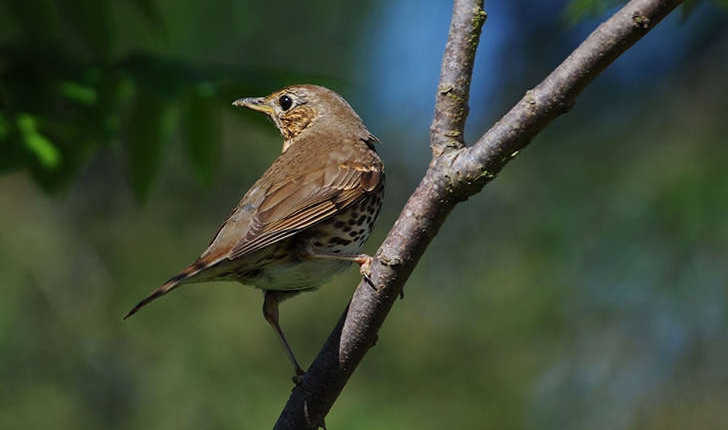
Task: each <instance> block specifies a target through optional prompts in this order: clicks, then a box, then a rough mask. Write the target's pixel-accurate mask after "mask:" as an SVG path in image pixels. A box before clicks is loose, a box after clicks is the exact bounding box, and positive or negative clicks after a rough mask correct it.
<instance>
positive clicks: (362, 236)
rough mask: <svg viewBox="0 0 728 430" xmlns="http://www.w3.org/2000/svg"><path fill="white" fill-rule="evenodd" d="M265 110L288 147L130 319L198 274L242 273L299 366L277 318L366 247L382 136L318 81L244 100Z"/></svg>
mask: <svg viewBox="0 0 728 430" xmlns="http://www.w3.org/2000/svg"><path fill="white" fill-rule="evenodd" d="M233 104H234V105H236V106H245V107H248V108H251V109H254V110H258V111H261V112H264V113H266V114H267V115H268V116H269V117H270V118H271V119H272V120H273V122H274V123H275V124H276V126H277V128H278V130H279V131H280V133H281V135H282V136H283V138H284V143H283V152H282V153H281V154H280V156H279V157H278V158H277V159H276V160H275V161H274V162H273V164H272V165H271V166H270V168H268V170H267V171H266V172H265V173H264V174H263V176H262V177H261V178H260V179H259V180H258V181H257V182H256V183H255V184H253V186H252V187H251V188H250V190H249V191H248V192H247V193H246V194H245V196H244V197H243V198H242V200H241V201H240V203H238V205H237V206H236V207H235V209H234V210H233V212H232V214H231V215H230V216H229V217H228V219H227V220H226V221H225V222H224V223H223V224H222V225H221V226H220V228H219V229H218V231H217V233H216V234H215V236H214V237H213V239H212V242H211V243H210V245H209V246H208V248H207V249H206V250H205V252H203V253H202V255H201V256H200V257H199V258H198V259H197V260H196V261H195V262H194V263H192V264H191V265H189V266H188V267H187V268H185V269H184V270H183V271H182V272H180V273H179V274H177V275H175V276H173V277H172V278H171V279H169V280H168V281H167V282H165V283H164V284H163V285H162V286H161V287H159V288H158V289H156V290H155V291H153V292H152V293H151V294H150V295H149V296H147V297H146V298H145V299H144V300H142V301H141V302H139V304H137V305H136V306H135V307H134V308H133V309H132V310H131V311H130V312H129V313H128V314H127V315H126V316H125V317H124V318H125V319H126V318H128V317H129V316H131V315H133V314H134V313H136V312H137V311H138V310H139V308H141V307H142V306H144V305H146V304H147V303H149V302H151V301H152V300H154V299H156V298H158V297H160V296H162V295H164V294H166V293H168V292H170V291H172V290H173V289H175V288H176V287H178V286H179V285H181V284H183V283H189V282H203V281H215V280H235V281H239V282H241V283H243V284H247V285H252V286H255V287H257V288H260V289H262V290H264V291H265V300H264V304H263V313H264V316H265V317H266V319H267V320H268V322H269V323H270V324H271V325H272V326H273V328H274V329H275V330H276V332H277V333H278V335H279V337H280V340H281V342H282V343H283V345H284V347H285V348H286V351H287V353H288V355H289V358H290V360H291V362H292V363H293V366H294V368H295V371H296V374H297V375H300V374H302V373H303V370H302V369H301V367H300V366H299V365H298V362H297V361H296V359H295V357H294V356H293V353H292V351H291V349H290V347H289V346H288V343H287V341H286V339H285V336H284V335H283V332H282V331H281V329H280V326H279V324H278V303H279V302H280V301H281V300H284V299H285V298H288V297H290V296H293V295H295V294H297V293H299V292H301V291H306V290H313V289H316V288H318V287H319V286H320V285H321V284H322V283H324V282H326V281H327V280H328V279H329V278H330V277H331V276H332V275H334V274H335V273H336V272H338V271H340V270H342V269H344V268H346V267H347V266H348V265H349V264H351V262H357V263H359V264H360V266H361V270H362V273H363V274H364V275H366V273H367V271H368V265H369V263H370V262H371V257H369V256H367V255H363V254H358V252H359V249H360V248H361V246H362V245H363V244H364V242H365V241H366V239H367V238H368V236H369V233H370V232H371V230H372V228H373V225H374V222H375V221H376V219H377V217H378V215H379V210H380V208H381V202H382V194H383V191H384V168H383V165H382V161H381V159H380V158H379V156H378V155H377V153H376V151H375V150H374V143H375V142H376V141H377V140H376V138H375V137H374V136H373V135H372V134H371V133H369V131H367V129H366V127H365V126H364V124H363V123H362V121H361V119H360V118H359V116H358V115H357V114H356V113H355V112H354V111H353V110H352V109H351V107H350V106H349V104H348V103H347V102H346V101H345V100H344V99H343V98H341V96H339V95H338V94H336V93H334V92H333V91H331V90H328V89H326V88H323V87H319V86H315V85H296V86H292V87H287V88H284V89H282V90H280V91H277V92H275V93H273V94H271V95H269V96H267V97H264V98H247V99H240V100H236V101H235V102H234V103H233Z"/></svg>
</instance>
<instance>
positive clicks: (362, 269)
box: [304, 249, 376, 290]
mask: <svg viewBox="0 0 728 430" xmlns="http://www.w3.org/2000/svg"><path fill="white" fill-rule="evenodd" d="M304 256H305V257H307V258H322V259H327V260H344V261H351V262H354V263H356V264H358V265H359V273H361V276H362V277H364V279H365V280H366V281H367V283H368V284H369V285H370V286H371V287H372V288H374V290H376V287H375V286H374V282H372V261H374V258H372V256H371V255H367V254H354V255H347V254H334V253H330V252H317V251H313V250H311V249H307V250H306V253H305V254H304Z"/></svg>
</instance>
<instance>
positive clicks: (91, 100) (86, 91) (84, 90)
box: [56, 82, 97, 106]
mask: <svg viewBox="0 0 728 430" xmlns="http://www.w3.org/2000/svg"><path fill="white" fill-rule="evenodd" d="M56 89H57V91H58V93H59V94H60V95H61V96H63V97H65V98H67V99H68V100H71V101H74V102H76V103H80V104H83V105H87V106H91V105H93V104H95V103H96V99H97V94H96V90H95V89H93V88H91V87H89V86H86V85H83V84H79V83H76V82H60V83H59V84H58V85H57V86H56Z"/></svg>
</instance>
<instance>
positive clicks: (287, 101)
mask: <svg viewBox="0 0 728 430" xmlns="http://www.w3.org/2000/svg"><path fill="white" fill-rule="evenodd" d="M278 104H280V105H281V109H283V110H284V111H286V110H288V109H290V108H291V106H292V105H293V100H292V99H291V98H290V97H288V96H281V98H279V99H278Z"/></svg>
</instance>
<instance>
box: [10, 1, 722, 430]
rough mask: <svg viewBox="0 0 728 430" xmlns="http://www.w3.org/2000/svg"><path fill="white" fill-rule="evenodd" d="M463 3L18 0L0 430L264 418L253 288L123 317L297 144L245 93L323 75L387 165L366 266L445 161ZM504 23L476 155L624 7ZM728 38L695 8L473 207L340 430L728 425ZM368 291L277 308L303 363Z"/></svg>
mask: <svg viewBox="0 0 728 430" xmlns="http://www.w3.org/2000/svg"><path fill="white" fill-rule="evenodd" d="M579 3H581V4H582V5H583V4H588V3H589V2H584V1H582V2H576V3H575V4H579ZM450 7H451V4H450V2H448V1H432V2H419V1H416V0H396V1H391V2H386V1H381V0H380V1H364V2H338V3H334V2H325V1H318V0H317V1H310V2H300V3H289V2H254V1H231V0H219V1H212V2H189V1H184V2H179V1H171V0H155V1H151V0H127V1H122V0H118V1H76V2H70V1H65V2H64V1H60V0H57V1H54V0H26V1H22V2H21V1H2V2H0V52H1V54H0V79H1V80H0V150H2V152H1V153H0V174H1V176H0V226H1V227H0V428H3V429H26V428H27V429H35V428H55V429H83V428H88V429H97V428H109V429H127V428H128V429H131V428H155V429H201V428H204V429H218V428H226V429H228V428H246V429H247V428H270V427H271V426H272V424H273V422H274V421H275V419H276V417H277V416H278V413H279V412H280V410H281V408H282V406H283V404H284V403H285V401H286V399H287V397H288V394H289V392H290V388H291V383H290V379H289V376H290V373H291V369H290V366H289V363H288V361H287V359H286V356H285V354H284V353H283V350H282V349H281V347H280V345H279V344H278V341H277V339H276V338H275V335H274V333H273V331H272V330H271V329H270V327H269V326H268V325H267V323H266V322H265V321H264V319H263V318H262V315H261V311H260V306H261V302H262V296H261V294H260V292H259V291H256V290H254V289H252V288H248V287H242V286H239V285H237V284H232V283H227V284H226V283H219V284H201V285H194V286H188V287H185V288H181V289H179V290H177V291H175V292H174V294H171V295H169V296H167V297H165V298H164V299H162V300H160V301H158V302H155V303H154V304H153V305H152V306H150V307H148V308H145V309H144V310H143V311H142V312H140V313H139V314H138V315H136V316H134V317H133V318H131V319H130V320H128V321H126V322H122V321H121V316H122V315H123V314H124V313H125V312H126V311H128V310H129V308H130V307H131V306H132V305H134V304H135V303H136V302H137V301H138V300H139V299H140V298H142V297H143V296H144V295H146V294H147V293H148V292H149V291H151V290H152V289H154V288H156V287H157V286H158V285H159V284H160V283H161V282H162V281H164V280H166V279H167V278H168V277H169V276H170V275H172V274H174V273H175V272H176V271H177V270H179V269H181V268H182V267H183V266H184V265H186V264H187V263H189V262H190V261H192V260H193V259H194V258H195V257H196V256H197V255H198V254H199V253H200V252H201V251H202V250H203V248H204V247H205V246H206V244H207V242H208V240H209V239H210V236H211V235H212V234H213V232H214V231H215V229H216V228H217V226H218V224H219V223H220V222H221V221H222V220H223V219H224V218H225V216H227V214H228V213H229V210H230V208H231V207H232V206H233V205H234V204H235V203H236V202H237V201H238V199H239V198H240V196H242V194H243V193H244V192H245V190H247V188H248V187H249V186H250V185H251V184H252V182H253V181H254V180H255V179H257V178H258V176H259V175H260V174H261V173H262V172H263V170H264V169H265V168H266V167H267V165H269V164H270V162H271V161H272V160H273V159H274V158H275V157H276V155H277V153H278V152H279V151H280V147H281V139H280V137H279V136H278V135H277V133H276V131H275V130H274V129H273V126H272V125H271V124H270V123H269V122H268V121H266V120H265V119H264V118H263V117H261V116H260V115H259V114H256V113H254V112H249V111H242V110H235V109H233V108H232V107H231V106H230V103H231V102H232V100H233V99H235V98H237V97H240V96H254V95H265V94H267V93H269V92H271V91H274V90H276V89H278V88H280V87H282V86H284V85H288V84H292V83H300V82H313V83H318V84H323V85H326V86H330V87H332V88H333V89H335V90H337V91H338V92H340V93H341V94H343V95H344V96H345V97H346V98H347V99H348V100H349V101H350V102H351V104H352V105H353V106H354V108H355V109H356V110H357V111H358V112H359V113H360V115H361V116H362V117H363V118H364V121H365V122H366V124H367V125H368V127H369V129H370V130H372V132H374V133H375V134H376V135H378V136H379V137H380V139H381V140H382V142H383V143H382V144H381V145H380V146H379V149H380V154H381V155H382V157H383V159H384V160H385V163H386V166H387V172H388V173H387V174H388V181H387V182H388V189H387V196H386V201H385V212H384V215H383V216H382V218H381V219H380V221H379V224H378V227H377V230H376V232H375V234H374V235H373V237H372V238H371V239H370V242H369V244H368V245H367V248H366V249H367V251H369V252H374V250H375V249H376V246H377V245H378V243H379V242H381V240H382V239H383V237H384V235H385V234H386V232H387V230H388V229H389V227H390V226H391V224H392V222H393V220H394V219H395V217H396V215H397V213H398V211H399V209H400V208H401V207H402V205H403V203H404V201H405V199H406V198H407V196H408V195H409V193H410V192H411V191H412V190H413V189H414V187H415V185H416V184H417V182H418V180H419V178H420V176H421V175H422V174H423V173H424V170H425V168H426V166H427V162H428V160H429V157H430V154H429V146H428V141H427V137H428V125H429V121H430V119H431V117H432V104H433V101H434V92H435V89H436V83H437V77H438V74H439V62H440V55H441V53H442V49H443V47H444V43H445V39H446V34H447V27H448V21H449V12H450ZM486 9H487V11H488V13H489V19H488V22H487V23H486V26H485V31H484V35H483V40H482V43H481V48H480V51H479V55H478V62H477V66H476V70H475V75H474V78H473V93H472V97H471V101H470V105H471V117H470V121H469V124H468V129H467V135H468V138H469V140H470V141H473V140H474V139H475V138H477V136H479V135H480V134H482V133H483V132H484V131H485V129H487V127H488V126H489V124H491V123H492V122H493V121H495V120H497V118H498V117H499V116H500V115H502V114H503V113H504V112H505V110H506V109H508V108H509V107H510V106H511V105H512V104H513V103H514V102H515V101H516V100H518V98H520V97H521V95H522V94H523V93H524V91H525V90H526V89H528V88H530V87H532V86H534V85H535V84H537V83H538V82H539V80H540V79H542V78H543V77H544V76H545V75H546V74H547V73H548V72H549V71H550V70H552V69H553V68H554V67H555V66H556V65H557V64H558V63H559V62H560V61H561V60H562V59H563V58H565V56H566V55H567V54H568V53H569V52H570V51H571V50H572V49H573V48H574V47H575V46H576V45H577V44H578V43H579V42H580V41H581V40H583V38H584V37H585V36H586V35H587V34H588V33H589V32H590V31H591V30H593V29H594V28H595V27H596V25H597V24H598V22H600V20H601V19H602V18H603V16H595V15H593V14H591V15H587V16H585V17H581V18H579V19H575V18H574V16H575V9H574V7H572V8H571V9H569V8H567V4H566V2H564V1H560V2H540V1H538V0H518V1H510V2H495V1H493V2H487V4H486ZM597 9H598V8H597ZM595 10H596V9H595ZM612 10H613V9H609V10H607V11H606V13H609V12H610V11H612ZM592 12H593V11H592ZM597 12H598V10H597ZM576 15H578V14H576ZM727 23H728V15H727V14H726V13H725V11H724V10H722V9H719V8H718V7H717V6H715V5H713V4H711V3H698V4H697V5H696V7H695V8H694V9H693V10H692V12H691V13H689V14H687V13H685V12H684V11H680V10H678V11H676V12H675V13H674V14H673V15H672V16H670V17H668V19H667V20H666V21H665V22H664V23H663V24H661V25H660V26H659V27H658V28H657V29H656V30H655V31H654V32H652V33H650V34H649V35H648V36H647V37H646V38H645V39H644V40H642V41H640V42H639V43H638V44H637V45H636V46H635V47H634V49H632V50H631V51H629V52H628V53H627V54H625V55H624V56H623V57H622V58H620V59H619V60H618V61H617V62H616V63H615V64H614V65H613V66H612V67H611V68H610V69H609V70H608V71H607V72H606V73H605V74H604V75H603V76H601V77H600V78H599V79H597V81H596V82H595V83H594V85H593V86H591V87H590V88H589V89H587V91H586V92H585V93H584V94H583V96H582V97H581V98H580V99H579V101H578V103H577V104H576V106H575V107H574V108H573V109H572V111H571V112H570V113H569V114H568V115H566V116H564V117H563V118H560V119H559V120H558V121H557V122H556V123H554V124H553V125H552V126H551V127H549V128H548V129H547V130H546V131H544V132H543V133H542V134H541V135H539V137H538V138H537V139H536V140H535V141H534V142H533V145H532V146H531V147H529V148H528V149H527V150H525V151H523V152H522V153H521V155H519V157H518V158H517V159H516V160H514V161H513V162H512V163H511V164H510V165H509V166H508V167H507V168H506V169H505V171H504V172H503V173H502V175H501V177H499V178H498V179H497V180H496V181H494V182H493V183H492V184H490V185H489V186H488V187H487V188H486V189H485V190H484V192H483V193H482V194H480V195H478V196H476V197H474V198H472V199H471V200H470V201H468V202H467V203H465V204H463V205H461V206H459V207H458V208H457V209H456V210H455V212H454V213H453V214H452V216H451V217H450V219H448V222H447V223H446V224H445V226H444V227H443V228H442V231H441V232H440V234H439V235H438V237H437V238H436V239H435V241H434V242H433V243H432V245H431V247H430V248H429V250H428V251H427V253H426V255H425V257H424V258H423V260H422V261H421V263H420V265H419V266H418V268H417V270H416V271H415V272H414V274H413V275H412V278H411V279H410V281H409V282H408V283H407V285H406V287H405V292H406V296H405V300H403V301H398V302H397V304H396V306H395V308H394V309H393V312H392V313H391V315H390V318H389V319H388V320H387V322H386V324H385V326H384V328H383V329H382V331H381V332H380V340H379V343H378V344H377V346H376V347H375V348H374V349H373V350H372V351H371V352H370V354H369V355H368V356H367V357H366V359H365V360H364V362H363V363H362V365H361V366H360V367H359V369H358V370H357V371H356V373H355V374H354V376H353V378H352V380H351V381H350V383H349V385H348V386H347V388H346V389H345V390H344V392H343V394H342V397H341V398H340V399H339V401H338V402H337V403H336V405H335V406H334V409H333V410H332V412H331V414H330V415H329V417H328V418H327V424H328V426H329V428H332V429H342V428H346V429H373V428H375V429H377V428H406V429H440V428H502V429H583V428H589V429H685V428H725V425H726V424H725V423H726V422H728V411H726V407H725V406H726V405H727V404H728V367H726V365H725V363H726V362H728V326H727V324H728V315H727V311H728V288H727V287H728V264H727V263H726V261H728V174H727V172H726V163H725V160H726V159H728V145H726V137H725V136H726V135H727V134H728V121H726V120H727V119H728V100H727V99H726V94H728V79H726V76H728V26H726V24H727ZM357 275H358V273H357V271H356V270H355V269H351V270H350V271H348V272H347V273H346V274H345V275H342V276H340V277H338V278H337V279H336V280H334V281H333V282H331V283H330V284H328V285H326V286H325V287H324V288H322V289H321V290H320V291H319V292H317V293H313V294H304V295H302V296H299V297H297V298H295V299H294V300H291V301H290V302H286V303H285V304H283V305H282V308H281V311H282V317H281V321H282V325H283V327H284V330H286V332H287V334H288V336H289V339H290V340H291V342H292V346H293V348H294V350H295V351H296V352H297V354H298V356H299V358H300V359H301V360H302V361H303V363H309V362H310V361H311V359H312V358H313V357H314V355H315V354H316V352H317V351H318V349H319V347H320V346H321V344H322V343H323V341H324V340H325V338H326V337H327V336H328V333H329V330H330V329H331V328H332V327H333V325H334V324H335V322H336V320H337V318H338V316H339V315H340V313H341V311H342V310H343V308H344V306H345V304H346V302H347V300H348V298H349V297H350V295H351V293H352V288H353V287H354V286H355V285H356V283H357V281H358V276H357Z"/></svg>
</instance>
